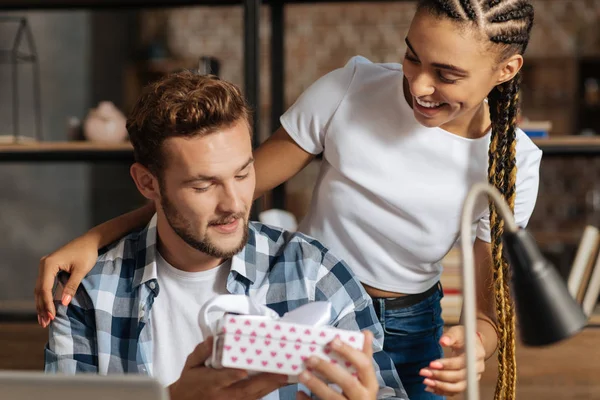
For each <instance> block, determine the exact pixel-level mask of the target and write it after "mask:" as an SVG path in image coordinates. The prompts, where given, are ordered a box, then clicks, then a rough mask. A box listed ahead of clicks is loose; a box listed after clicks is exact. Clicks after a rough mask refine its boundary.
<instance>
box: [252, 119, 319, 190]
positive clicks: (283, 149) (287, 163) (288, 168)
mask: <svg viewBox="0 0 600 400" xmlns="http://www.w3.org/2000/svg"><path fill="white" fill-rule="evenodd" d="M313 158H315V155H314V154H311V153H308V152H307V151H305V150H304V149H302V147H300V146H298V144H297V143H296V142H295V141H294V139H292V138H291V137H290V135H289V134H288V133H287V132H286V131H285V129H283V128H279V129H278V130H277V131H276V132H275V133H274V134H273V135H271V137H270V138H269V139H267V140H266V141H265V142H264V143H263V144H262V145H261V146H260V147H259V148H258V149H256V150H255V151H254V168H255V170H256V189H255V190H254V198H255V199H257V198H259V197H261V196H262V195H263V194H265V193H266V192H268V191H269V190H271V189H273V188H275V187H277V186H279V185H281V184H282V183H283V182H285V181H287V180H289V179H291V178H292V177H293V176H294V175H296V174H297V173H298V172H300V171H302V169H303V168H304V167H306V166H307V165H308V164H309V163H310V162H311V161H312V159H313Z"/></svg>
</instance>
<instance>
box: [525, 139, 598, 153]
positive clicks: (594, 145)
mask: <svg viewBox="0 0 600 400" xmlns="http://www.w3.org/2000/svg"><path fill="white" fill-rule="evenodd" d="M534 143H535V144H536V145H537V146H538V147H539V148H540V149H541V150H542V151H543V152H544V156H575V155H579V156H594V155H600V136H598V137H595V136H555V137H550V138H543V139H535V140H534Z"/></svg>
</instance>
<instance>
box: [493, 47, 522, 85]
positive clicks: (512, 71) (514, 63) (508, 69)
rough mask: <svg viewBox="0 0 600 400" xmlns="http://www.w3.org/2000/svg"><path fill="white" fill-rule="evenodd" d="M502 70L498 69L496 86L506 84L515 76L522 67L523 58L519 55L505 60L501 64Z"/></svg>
mask: <svg viewBox="0 0 600 400" xmlns="http://www.w3.org/2000/svg"><path fill="white" fill-rule="evenodd" d="M502 64H503V65H502V68H501V69H500V75H499V77H498V81H497V82H496V84H497V85H499V84H501V83H504V82H508V81H510V80H511V79H512V78H514V77H515V75H517V73H518V72H519V71H520V70H521V67H522V66H523V56H522V55H520V54H514V55H512V56H511V57H510V58H508V59H507V60H504V61H503V62H502Z"/></svg>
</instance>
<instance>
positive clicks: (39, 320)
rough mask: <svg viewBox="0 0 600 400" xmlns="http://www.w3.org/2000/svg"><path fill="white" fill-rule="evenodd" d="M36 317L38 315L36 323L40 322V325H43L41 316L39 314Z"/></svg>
mask: <svg viewBox="0 0 600 400" xmlns="http://www.w3.org/2000/svg"><path fill="white" fill-rule="evenodd" d="M37 317H38V324H40V326H43V325H42V317H40V316H39V315H38V316H37Z"/></svg>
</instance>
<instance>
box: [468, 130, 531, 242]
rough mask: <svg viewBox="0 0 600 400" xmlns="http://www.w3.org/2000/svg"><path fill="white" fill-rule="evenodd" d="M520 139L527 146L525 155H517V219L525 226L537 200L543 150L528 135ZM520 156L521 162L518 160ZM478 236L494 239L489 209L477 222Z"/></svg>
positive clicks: (484, 239) (521, 225)
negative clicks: (492, 237)
mask: <svg viewBox="0 0 600 400" xmlns="http://www.w3.org/2000/svg"><path fill="white" fill-rule="evenodd" d="M523 135H524V134H523ZM520 140H524V141H526V143H527V146H526V147H527V148H525V149H523V150H522V152H523V156H521V157H519V156H518V155H517V182H516V184H515V185H516V191H517V193H516V197H515V221H516V222H517V225H518V226H520V227H521V228H525V227H526V226H527V223H528V222H529V218H531V214H532V213H533V209H534V207H535V203H536V200H537V195H538V188H539V183H540V162H541V159H542V151H541V150H540V149H538V148H537V147H536V146H535V145H534V144H533V143H532V142H531V140H530V139H529V138H528V137H526V136H524V137H521V139H520ZM518 147H519V146H518V145H517V152H518V151H519V148H518ZM523 147H525V146H523ZM519 158H520V159H521V162H518V161H519V160H518V159H519ZM477 237H478V238H479V239H481V240H483V241H485V242H488V243H490V242H491V241H492V239H491V230H490V212H489V210H487V211H486V212H485V214H484V215H483V217H482V218H481V219H480V220H479V223H478V224H477Z"/></svg>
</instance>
